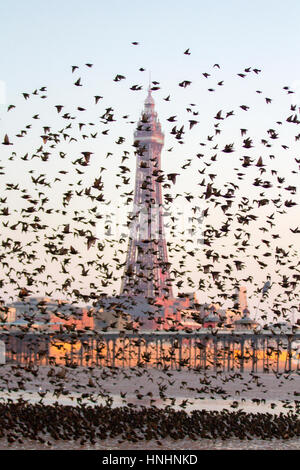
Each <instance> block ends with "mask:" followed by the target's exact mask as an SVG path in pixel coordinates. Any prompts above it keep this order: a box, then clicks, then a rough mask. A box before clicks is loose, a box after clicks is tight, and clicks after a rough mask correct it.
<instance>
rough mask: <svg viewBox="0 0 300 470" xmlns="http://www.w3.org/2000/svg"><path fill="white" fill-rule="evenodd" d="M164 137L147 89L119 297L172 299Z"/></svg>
mask: <svg viewBox="0 0 300 470" xmlns="http://www.w3.org/2000/svg"><path fill="white" fill-rule="evenodd" d="M163 144H164V134H163V132H162V130H161V125H160V122H159V120H158V117H157V113H156V112H155V109H154V99H153V97H152V95H151V89H150V87H149V91H148V96H147V98H146V100H145V104H144V109H143V111H142V115H141V118H140V120H139V121H138V125H137V129H136V131H135V133H134V147H135V148H136V151H135V155H136V179H135V193H134V203H133V212H132V214H131V216H130V232H129V243H128V251H127V259H126V265H125V271H124V276H123V279H122V286H121V295H126V296H130V297H136V296H143V297H144V298H148V299H157V298H165V299H171V298H173V293H172V285H171V279H170V272H169V266H170V263H169V262H168V254H167V246H166V240H165V235H164V224H163V205H162V192H161V184H162V181H163V180H164V176H163V175H162V171H161V151H162V147H163Z"/></svg>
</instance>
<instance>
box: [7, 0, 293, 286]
mask: <svg viewBox="0 0 300 470" xmlns="http://www.w3.org/2000/svg"><path fill="white" fill-rule="evenodd" d="M299 16H300V4H299V2H298V1H285V2H282V1H274V0H273V1H269V0H265V1H256V0H255V1H251V2H241V1H232V0H228V1H226V2H225V1H221V0H217V1H214V2H212V3H208V2H206V1H201V0H197V1H195V0H191V1H189V2H188V3H187V4H186V5H185V4H183V2H181V1H178V0H164V1H157V0H153V1H152V2H148V3H145V2H138V1H135V0H128V1H127V2H124V1H117V0H112V1H110V2H106V1H105V2H104V1H101V0H100V1H94V0H86V1H85V2H82V1H77V0H72V1H66V0H65V1H57V0H54V1H52V2H51V3H48V4H46V3H43V2H40V1H32V0H28V1H26V2H23V1H21V0H20V1H14V0H12V1H9V2H8V1H4V2H2V3H1V6H0V38H1V44H2V57H1V68H0V133H1V137H2V135H4V134H5V133H7V134H8V135H9V136H11V138H12V140H13V141H14V144H15V147H14V149H16V151H17V152H20V153H21V154H22V153H23V154H25V153H26V152H27V151H28V149H30V148H37V147H38V142H40V133H41V126H42V124H44V125H45V123H46V122H47V124H48V123H53V126H56V125H57V126H58V125H59V123H58V121H57V119H58V118H57V113H56V111H55V109H54V105H56V104H63V105H64V107H65V109H66V110H67V109H68V110H70V112H71V113H72V112H75V111H76V107H74V103H75V100H78V101H77V103H76V105H84V106H85V105H88V106H89V111H87V113H86V115H85V117H84V121H83V122H88V121H89V118H90V119H91V120H92V119H96V118H98V119H99V114H101V111H100V110H103V109H105V107H106V106H112V107H113V108H114V109H115V111H116V116H117V117H118V127H117V125H115V126H114V127H113V125H112V130H111V131H110V137H109V138H107V139H104V138H102V140H101V141H100V140H98V139H95V140H93V142H90V140H91V139H89V141H88V142H86V141H84V142H83V143H82V142H80V143H79V144H76V143H74V144H72V147H71V145H68V146H67V144H65V147H62V148H63V149H64V150H65V151H66V149H68V151H69V150H70V151H71V152H72V156H73V157H74V158H73V159H75V156H76V154H77V156H78V154H80V152H81V151H83V150H87V148H88V149H91V150H92V151H93V152H94V154H95V155H94V156H93V157H92V164H91V165H90V167H89V168H88V169H87V172H86V178H87V180H89V181H92V180H93V178H94V177H95V172H97V171H98V167H99V165H101V164H102V162H104V163H105V164H106V163H107V161H105V155H106V153H107V152H108V151H110V150H111V149H112V148H113V149H114V150H113V151H114V152H116V153H118V152H119V148H118V146H116V145H115V142H116V139H117V138H118V136H124V137H125V138H126V143H125V146H126V147H125V148H126V149H127V150H128V151H131V152H132V141H133V137H132V136H133V131H134V123H133V124H128V122H125V120H122V115H124V114H128V115H129V116H130V118H129V119H130V120H132V122H136V121H137V119H138V117H139V115H140V112H141V110H142V107H143V101H144V99H145V96H146V90H147V87H148V83H149V72H151V80H157V81H158V82H159V83H160V87H161V89H160V90H158V91H157V92H155V95H154V98H155V102H156V109H157V111H158V114H159V117H160V119H161V121H162V122H163V130H164V132H165V135H166V137H165V151H164V153H163V156H162V160H163V167H164V166H165V168H166V169H167V170H168V171H177V170H178V168H179V169H180V165H182V164H183V162H185V161H186V160H187V159H188V158H189V157H190V156H191V155H192V154H195V152H197V151H199V141H202V142H203V141H205V140H206V139H207V135H209V134H210V133H211V132H212V129H213V125H214V123H215V122H216V121H215V120H214V116H215V114H216V113H217V112H218V111H219V110H220V109H221V108H222V109H224V110H225V111H230V110H231V109H236V108H238V107H239V105H240V104H242V103H243V104H248V103H249V104H250V108H251V109H250V112H249V113H248V114H247V113H244V111H241V110H239V113H237V116H236V117H233V118H232V120H228V122H226V123H224V127H225V132H224V136H223V135H222V136H221V137H220V139H221V140H220V142H221V144H222V145H225V144H228V143H231V142H235V141H236V139H237V138H238V136H239V139H240V127H246V128H247V129H249V132H250V133H252V134H251V135H254V136H255V137H256V138H257V141H259V140H260V139H261V138H265V137H266V129H269V128H270V127H273V125H274V119H275V116H276V119H282V120H285V119H286V117H287V116H288V114H287V113H288V112H289V109H290V105H291V104H294V105H295V104H296V105H298V106H300V63H299V60H298V57H299V24H298V23H299V21H298V20H299ZM134 41H136V42H138V43H139V44H138V45H137V46H134V45H133V44H132V42H134ZM186 49H189V50H190V53H191V54H190V55H185V54H183V52H184V51H185V50H186ZM86 63H92V64H93V68H92V69H89V68H87V67H86V66H85V64H86ZM216 63H217V64H219V65H220V70H219V69H218V68H217V67H213V66H214V64H216ZM72 65H78V66H79V69H78V70H76V72H75V73H74V74H72V72H71V66H72ZM141 67H142V68H144V69H145V71H143V72H141V71H140V70H139V68H141ZM246 67H251V68H252V69H253V68H255V67H256V68H257V69H259V70H261V73H260V74H258V75H256V74H253V72H252V73H251V74H249V76H247V77H246V79H245V80H244V79H242V78H240V77H238V76H237V73H239V72H243V71H244V69H245V68H246ZM204 72H207V73H210V74H211V76H210V77H209V78H208V79H206V78H205V77H204V76H203V73H204ZM116 74H123V75H124V76H125V77H126V79H125V80H122V81H120V82H114V80H113V78H114V77H115V76H116ZM78 77H81V79H82V82H83V83H84V86H83V87H82V89H79V87H74V86H73V84H74V81H75V80H76V79H77V78H78ZM183 80H191V81H192V84H191V86H189V87H187V88H184V89H183V88H179V87H178V83H180V82H182V81H183ZM220 80H223V81H224V84H225V85H226V86H225V87H221V86H219V87H218V86H217V82H218V81H220ZM133 84H139V85H142V87H143V89H142V90H141V91H138V92H132V91H130V89H129V87H130V86H132V85H133ZM42 86H46V87H47V93H46V94H47V100H44V101H43V100H40V99H39V98H32V97H31V99H30V100H29V101H28V103H27V101H26V102H25V100H24V98H23V96H22V93H23V92H28V93H32V91H33V90H35V89H36V88H40V87H42ZM284 86H289V87H290V88H291V89H292V90H294V93H293V94H292V95H287V93H286V92H283V87H284ZM209 87H213V88H214V89H215V92H214V93H209V92H208V91H207V90H208V88H209ZM257 89H260V90H262V95H258V94H257V93H256V90H257ZM96 94H99V95H103V97H104V98H103V101H101V102H100V105H99V108H95V107H94V104H93V96H94V95H96ZM153 94H154V93H153ZM168 94H171V102H170V103H167V102H165V101H164V100H163V98H164V97H166V96H167V95H168ZM173 97H174V99H173ZM265 97H271V98H272V100H273V101H272V105H271V107H268V106H269V105H267V104H266V103H265ZM34 100H35V101H34ZM37 100H39V101H37ZM48 103H50V107H49V106H48ZM189 103H195V105H196V107H195V108H194V109H197V111H199V121H200V123H199V124H198V125H197V127H195V128H193V129H192V131H191V132H190V133H189V139H188V142H187V143H186V145H185V146H182V147H180V146H178V145H177V147H176V148H175V149H174V151H173V152H172V153H170V154H168V153H167V151H166V149H167V148H169V147H171V146H172V145H173V141H172V140H171V138H170V130H171V129H172V127H173V125H174V124H172V123H169V122H167V121H166V119H167V118H168V117H169V116H171V115H176V116H179V117H178V121H180V119H182V122H185V123H186V122H187V118H189V116H187V115H186V111H185V108H186V106H187V104H189ZM10 104H15V105H16V109H15V110H13V111H11V112H9V113H7V106H8V105H10ZM25 104H26V106H25ZM37 112H40V115H41V121H42V122H41V123H40V124H39V122H38V121H37V123H38V124H39V126H40V127H39V128H38V129H37V130H36V131H35V130H34V129H35V128H34V129H33V131H32V132H30V133H28V136H27V137H26V139H25V140H23V139H16V138H13V137H12V136H13V135H14V134H15V133H16V130H18V129H21V128H24V124H25V123H26V124H27V123H29V122H33V121H32V116H33V115H34V114H35V113H37ZM184 112H185V117H182V116H183V114H184ZM78 114H80V113H78V112H77V116H78ZM86 116H88V117H86ZM28 119H29V120H30V121H29V120H28ZM34 124H36V123H35V122H34ZM64 124H65V123H64ZM222 125H223V122H222ZM61 127H62V126H61ZM296 130H297V129H295V128H293V129H292V132H290V129H286V126H285V127H284V129H283V130H282V134H281V135H282V136H283V140H285V142H288V143H290V142H291V138H292V137H291V136H292V135H293V132H294V131H295V132H296ZM298 132H299V131H298ZM297 145H298V144H297V143H295V142H294V139H293V146H291V149H290V150H289V151H288V152H286V153H284V151H283V150H282V149H280V148H279V149H278V148H277V150H276V151H277V152H278V153H277V154H276V156H277V155H278V158H277V160H276V164H277V167H276V168H277V169H278V171H279V172H283V174H285V172H287V173H288V174H290V170H292V169H294V170H295V169H297V166H295V163H294V161H293V157H298V158H299V145H298V146H297ZM261 147H262V146H260V147H259V151H261V152H265V149H264V148H261ZM275 148H276V146H275ZM4 150H5V151H6V149H3V148H2V149H1V151H2V152H3V153H2V155H3V158H4V159H5V158H7V154H5V153H4ZM9 150H11V149H9ZM255 152H256V153H255V157H256V158H258V156H259V154H258V153H257V151H256V150H255ZM297 152H298V153H297ZM119 155H121V151H120V152H119ZM236 158H238V157H236ZM6 163H7V172H8V173H7V174H8V175H9V176H10V178H11V179H13V178H17V179H18V181H22V183H24V184H28V185H29V186H28V187H29V188H30V180H29V182H28V181H27V179H26V178H27V176H28V175H26V174H25V173H24V169H23V167H22V165H16V164H15V162H14V161H13V162H11V163H9V162H6ZM59 164H60V165H61V169H63V168H64V165H65V161H64V160H61V161H60V162H59ZM109 165H110V166H109V167H108V169H107V170H106V172H104V174H105V175H106V176H105V178H106V191H107V192H106V194H107V197H108V200H111V201H112V205H115V206H117V205H118V204H119V202H120V199H119V198H118V194H117V192H116V191H115V189H114V188H115V182H116V177H115V173H116V169H117V168H118V163H117V160H116V159H114V157H113V158H112V159H110V160H109ZM34 166H35V169H36V172H37V173H38V170H39V169H40V171H42V169H44V165H42V166H40V163H39V162H38V159H37V160H34ZM128 166H129V167H130V168H131V169H132V170H133V171H134V168H135V159H134V158H133V157H132V156H131V158H130V160H129V162H128ZM199 168H200V167H199ZM199 168H198V167H197V166H194V169H195V171H197V170H198V169H199ZM216 169H217V176H216V178H217V180H218V179H219V180H222V179H225V178H226V181H229V180H230V178H231V176H232V165H231V164H227V161H226V160H221V161H220V163H219V164H217V166H216ZM56 171H57V166H56V163H55V164H54V163H52V164H51V163H50V164H49V165H48V166H47V176H49V177H52V178H54V176H55V173H56ZM192 174H193V173H188V172H187V176H186V177H185V176H184V175H183V176H182V177H181V178H178V180H179V181H178V187H177V191H178V192H184V191H186V192H189V191H193V192H195V191H196V190H199V187H198V188H197V183H198V179H197V180H196V179H195V180H194V183H195V186H193V185H192V184H193V182H192V180H191V175H192ZM291 178H292V179H291V180H290V181H291V183H290V184H294V185H297V182H298V181H297V178H298V174H294V175H292V176H291ZM66 180H67V181H71V180H68V177H66ZM61 186H62V187H63V183H62V185H61ZM62 187H61V190H62ZM252 190H253V188H252ZM56 196H57V195H55V194H53V198H54V200H55V197H56ZM11 197H12V198H13V196H11ZM293 200H297V201H298V202H299V194H298V193H297V194H296V195H295V197H294V199H293ZM297 210H298V207H296V208H295V209H293V211H292V216H291V218H290V219H289V220H288V222H284V224H285V225H286V236H288V237H291V238H289V240H290V241H291V243H294V244H295V245H296V247H297V248H299V242H298V241H297V242H296V239H295V238H293V237H292V235H291V234H290V232H289V230H288V228H287V227H289V226H290V225H289V224H290V223H291V224H294V226H296V225H297V223H296V222H294V221H295V220H296V217H297V214H299V213H298V212H297ZM57 217H58V216H57ZM56 222H57V221H56ZM282 230H283V232H282V233H285V232H284V230H285V228H284V227H282ZM195 269H196V268H195ZM266 274H269V272H268V273H264V274H262V273H260V274H259V275H261V282H262V283H263V282H264V278H265V276H266Z"/></svg>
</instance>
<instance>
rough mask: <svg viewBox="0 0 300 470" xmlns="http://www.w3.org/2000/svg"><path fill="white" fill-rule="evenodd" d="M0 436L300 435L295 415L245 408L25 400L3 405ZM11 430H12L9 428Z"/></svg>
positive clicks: (86, 439)
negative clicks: (189, 409)
mask: <svg viewBox="0 0 300 470" xmlns="http://www.w3.org/2000/svg"><path fill="white" fill-rule="evenodd" d="M0 411H1V415H0V416H1V424H2V426H1V430H0V437H3V436H5V435H7V440H8V442H9V443H10V444H11V445H14V444H16V443H19V444H22V443H23V442H24V440H26V439H29V440H32V441H35V442H37V443H39V444H43V445H45V446H55V443H56V442H57V441H68V442H74V444H75V443H77V445H78V444H79V446H85V445H95V444H96V443H97V442H98V441H99V440H100V441H101V440H105V439H107V438H110V439H117V441H118V443H120V444H121V443H122V442H124V441H125V442H129V443H136V442H139V441H149V440H152V439H153V440H155V441H156V443H157V445H158V446H163V441H162V440H163V439H164V438H172V439H174V440H179V439H180V440H181V439H185V438H188V439H191V440H194V441H196V440H199V439H217V438H219V439H222V440H226V439H231V438H238V439H240V440H252V439H263V440H266V439H272V438H274V437H275V438H278V439H289V438H291V437H297V436H299V434H300V427H299V421H298V422H296V425H295V421H296V416H295V415H293V414H292V413H290V414H288V415H287V416H285V415H282V414H280V415H272V414H270V413H265V414H262V413H245V412H243V411H232V412H228V411H225V410H223V411H221V412H218V411H206V410H201V411H198V410H195V411H193V412H192V413H191V414H188V413H186V412H185V411H175V410H172V409H164V410H161V409H158V408H155V407H152V408H149V407H142V408H141V409H139V410H134V409H132V408H130V407H120V408H108V407H105V406H96V407H89V406H87V407H81V408H79V407H72V406H60V405H56V406H47V405H30V404H28V403H26V402H24V401H22V400H21V401H19V402H18V403H10V404H9V405H3V404H0ZM5 430H9V431H8V432H6V431H5Z"/></svg>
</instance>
